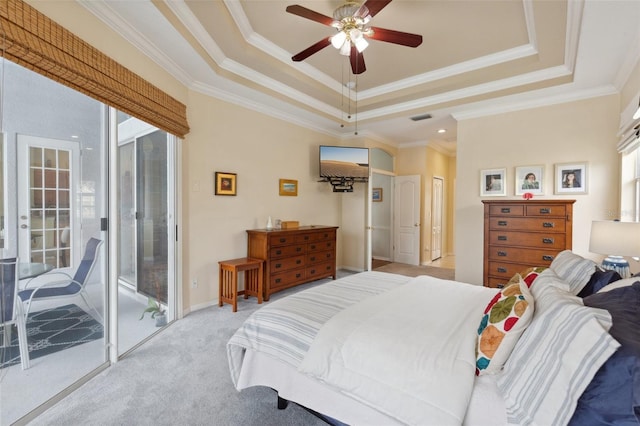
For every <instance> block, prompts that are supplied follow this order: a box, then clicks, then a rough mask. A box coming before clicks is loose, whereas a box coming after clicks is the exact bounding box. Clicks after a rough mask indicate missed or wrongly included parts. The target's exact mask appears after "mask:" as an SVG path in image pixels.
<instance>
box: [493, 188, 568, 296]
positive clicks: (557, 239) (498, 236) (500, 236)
mask: <svg viewBox="0 0 640 426" xmlns="http://www.w3.org/2000/svg"><path fill="white" fill-rule="evenodd" d="M483 203H484V280H483V283H484V285H485V286H488V287H500V286H502V285H504V284H505V283H506V282H508V281H509V279H510V278H511V277H512V276H513V275H515V274H516V273H518V272H522V271H523V270H524V269H526V268H529V267H532V266H549V265H550V264H551V262H552V261H553V259H554V258H555V256H556V254H558V253H559V252H561V251H563V250H567V249H571V244H572V240H573V203H575V200H560V199H554V200H528V201H524V200H523V201H520V200H485V201H483Z"/></svg>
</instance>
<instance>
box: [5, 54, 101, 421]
mask: <svg viewBox="0 0 640 426" xmlns="http://www.w3.org/2000/svg"><path fill="white" fill-rule="evenodd" d="M0 61H1V62H2V67H3V74H4V79H3V81H2V87H1V91H2V96H1V99H2V106H1V108H0V112H1V113H2V120H1V121H0V122H1V123H2V129H1V132H2V134H3V137H4V143H3V149H4V152H3V155H2V159H3V166H2V168H3V172H4V179H3V188H2V198H3V212H2V213H3V223H4V226H3V229H2V234H3V253H2V254H3V257H16V256H17V257H19V260H20V263H21V264H22V265H23V266H24V271H28V270H31V269H29V268H27V266H28V265H35V266H37V267H38V268H34V269H32V271H35V272H34V273H24V272H22V271H23V266H21V269H20V277H21V279H20V282H19V286H20V288H21V289H22V288H25V287H26V286H29V288H35V287H38V286H41V285H43V284H45V283H48V282H51V281H56V280H60V279H64V278H65V276H64V275H61V274H59V273H61V272H66V273H68V274H70V275H71V276H73V275H74V274H75V272H76V270H77V269H78V267H79V264H80V260H81V258H82V254H83V253H84V249H85V245H86V244H87V242H88V241H89V240H90V239H92V238H95V239H98V240H101V241H102V242H103V244H102V246H101V247H100V249H99V250H98V252H97V256H96V258H95V259H96V260H95V262H94V267H93V269H92V271H91V273H90V274H89V276H88V279H87V280H86V282H85V285H84V293H83V297H81V296H76V297H73V298H61V297H55V298H54V297H52V298H48V299H46V300H42V301H37V302H33V303H32V305H31V306H30V310H29V315H28V317H27V334H28V336H27V343H28V347H29V358H30V368H29V369H28V370H22V368H21V365H20V357H19V355H17V356H16V355H15V353H16V352H15V346H16V345H17V343H18V342H17V339H14V340H13V341H12V342H11V344H10V345H8V346H7V345H4V347H3V348H2V351H0V353H1V354H2V360H1V362H0V385H1V386H2V392H0V406H1V407H2V409H1V410H0V424H12V423H14V422H16V421H19V420H22V421H23V422H24V420H25V419H28V415H29V413H30V412H32V411H33V410H36V409H41V408H39V407H41V406H43V404H46V403H47V401H49V400H50V399H51V398H53V397H55V395H56V394H58V393H60V392H63V391H64V390H65V389H68V388H69V387H71V386H73V384H74V383H77V382H78V381H79V380H81V379H82V378H83V377H85V376H86V375H88V374H92V372H95V371H98V370H100V369H101V368H105V367H106V366H107V365H108V359H107V347H108V343H107V335H108V334H107V330H106V328H107V327H106V324H107V323H106V322H105V321H106V320H108V306H109V305H108V301H107V297H106V295H107V282H108V281H107V253H108V250H107V248H108V242H107V232H106V231H105V228H104V226H103V223H104V221H103V218H106V217H107V211H108V208H107V207H108V199H107V195H108V194H107V191H106V189H107V184H106V181H107V180H106V177H107V174H106V164H107V150H106V147H107V146H108V144H107V140H108V135H107V132H106V130H105V129H106V128H107V127H106V120H107V108H106V107H105V106H104V105H103V104H101V103H100V102H98V101H96V100H94V99H91V98H89V97H87V96H85V95H83V94H81V93H79V92H76V91H74V90H72V89H69V88H67V87H65V86H62V85H60V84H58V83H56V82H54V81H52V80H49V79H47V78H45V77H42V76H40V75H38V74H36V73H34V72H32V71H30V70H27V69H26V68H23V67H21V66H19V65H16V64H14V63H12V62H9V61H6V60H4V59H0ZM46 269H50V270H51V271H50V272H49V273H45V274H41V275H38V276H37V277H34V276H33V275H37V274H38V273H41V272H44V271H45V270H46ZM54 273H55V274H54ZM12 334H13V337H14V338H16V337H17V333H12ZM0 340H1V339H0ZM25 416H27V417H26V418H25Z"/></svg>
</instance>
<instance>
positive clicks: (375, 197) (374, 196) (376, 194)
mask: <svg viewBox="0 0 640 426" xmlns="http://www.w3.org/2000/svg"><path fill="white" fill-rule="evenodd" d="M371 201H373V202H374V203H378V202H380V201H382V188H373V189H372V190H371Z"/></svg>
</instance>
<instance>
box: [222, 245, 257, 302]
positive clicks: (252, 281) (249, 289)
mask: <svg viewBox="0 0 640 426" xmlns="http://www.w3.org/2000/svg"><path fill="white" fill-rule="evenodd" d="M263 263H264V261H263V260H262V259H253V258H251V257H241V258H238V259H229V260H222V261H220V262H218V264H219V265H220V276H219V283H220V284H219V291H218V306H222V304H223V303H229V304H231V305H233V312H237V311H238V294H244V298H245V299H248V298H249V296H256V297H257V298H258V303H262V294H263V285H262V276H263V272H262V271H263V266H262V265H263ZM243 271H244V290H241V291H238V272H243Z"/></svg>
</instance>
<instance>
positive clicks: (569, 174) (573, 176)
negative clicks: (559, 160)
mask: <svg viewBox="0 0 640 426" xmlns="http://www.w3.org/2000/svg"><path fill="white" fill-rule="evenodd" d="M555 167H556V189H555V193H556V194H586V193H587V183H588V182H589V176H588V174H587V163H564V164H556V165H555Z"/></svg>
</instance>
